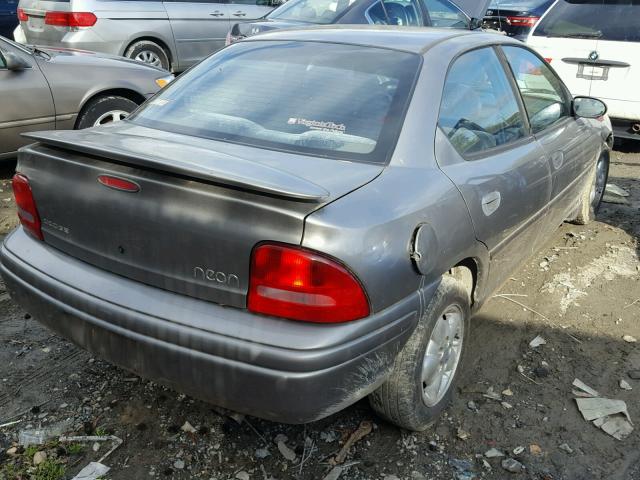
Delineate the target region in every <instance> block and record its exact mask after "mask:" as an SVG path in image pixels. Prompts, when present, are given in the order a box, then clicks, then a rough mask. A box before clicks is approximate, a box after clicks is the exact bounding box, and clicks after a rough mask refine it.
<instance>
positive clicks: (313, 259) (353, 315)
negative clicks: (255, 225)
mask: <svg viewBox="0 0 640 480" xmlns="http://www.w3.org/2000/svg"><path fill="white" fill-rule="evenodd" d="M248 308H249V310H250V311H252V312H255V313H261V314H264V315H273V316H276V317H282V318H288V319H291V320H302V321H306V322H320V323H339V322H349V321H351V320H357V319H359V318H363V317H366V316H367V315H369V302H368V300H367V297H366V295H365V293H364V289H363V288H362V286H361V285H360V283H359V282H358V280H357V279H356V278H355V277H354V276H353V274H351V272H349V271H348V270H347V269H346V268H344V267H343V266H342V265H340V264H339V263H337V262H336V261H334V260H331V259H329V258H327V257H325V256H323V255H320V254H318V253H315V252H312V251H309V250H305V249H303V248H300V247H293V246H286V245H277V244H265V245H260V246H259V247H257V248H256V249H255V250H254V251H253V256H252V258H251V279H250V285H249V300H248Z"/></svg>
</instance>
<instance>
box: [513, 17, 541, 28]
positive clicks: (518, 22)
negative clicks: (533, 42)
mask: <svg viewBox="0 0 640 480" xmlns="http://www.w3.org/2000/svg"><path fill="white" fill-rule="evenodd" d="M538 20H540V17H507V23H508V24H509V25H514V26H516V27H533V26H534V25H535V24H536V22H537V21H538Z"/></svg>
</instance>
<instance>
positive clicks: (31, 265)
mask: <svg viewBox="0 0 640 480" xmlns="http://www.w3.org/2000/svg"><path fill="white" fill-rule="evenodd" d="M0 272H1V274H2V277H3V278H4V280H5V283H6V286H7V289H8V290H9V292H10V293H11V295H12V297H13V298H14V299H15V300H16V301H17V302H18V303H19V304H21V305H22V306H23V307H24V308H25V309H26V310H28V311H29V312H30V313H31V314H32V315H33V316H34V318H35V319H37V320H38V321H40V322H41V323H43V324H44V325H46V326H47V327H49V328H50V329H52V330H54V331H55V332H57V333H59V334H60V335H62V336H64V337H66V338H68V339H69V340H71V341H73V342H74V343H76V344H77V345H79V346H81V347H83V348H85V349H86V350H88V351H90V352H92V353H93V354H95V355H97V356H99V357H101V358H104V359H105V360H108V361H110V362H112V363H114V364H116V365H119V366H121V367H123V368H125V369H127V370H130V371H132V372H134V373H137V374H139V375H141V376H143V377H145V378H149V379H151V380H154V381H156V382H159V383H162V384H164V385H167V386H170V387H172V388H175V389H176V390H179V391H182V392H185V393H187V394H189V395H192V396H194V397H196V398H200V399H202V400H205V401H209V402H211V403H214V404H216V405H220V406H223V407H226V408H229V409H231V410H235V411H239V412H243V413H247V414H250V415H254V416H258V417H262V418H266V419H270V420H274V421H282V422H287V423H306V422H310V421H313V420H317V419H320V418H323V417H325V416H328V415H331V414H332V413H335V412H337V411H338V410H341V409H342V408H344V407H346V406H348V405H350V404H352V403H354V402H356V401H357V400H359V399H360V398H362V397H364V396H366V395H367V394H369V393H370V392H372V391H373V390H374V389H375V388H377V387H378V386H379V385H380V384H381V383H382V382H383V381H384V380H385V379H386V377H387V376H388V373H389V371H390V369H391V367H392V365H393V361H394V359H395V357H396V355H397V353H398V352H399V350H400V349H401V348H402V346H403V345H404V343H405V342H406V340H407V339H408V337H409V336H410V335H411V333H412V331H413V329H414V328H415V325H416V323H417V318H418V311H419V305H420V302H419V298H418V294H417V293H416V294H415V295H412V296H410V297H408V298H407V299H405V300H404V301H402V302H399V303H398V304H395V305H394V306H392V307H389V308H387V309H386V310H384V311H383V312H380V313H377V314H375V315H372V316H371V317H369V318H367V319H364V320H360V321H357V322H350V323H347V324H341V325H319V324H308V323H303V322H293V321H287V320H280V319H275V318H269V317H260V316H255V315H252V314H250V313H248V312H246V311H244V310H241V309H235V308H227V307H222V306H219V305H215V304H212V303H209V302H205V301H201V300H197V299H194V298H190V297H185V296H182V295H177V294H174V293H171V292H168V291H164V290H161V289H158V288H155V287H150V286H147V285H143V284H141V283H138V282H134V281H131V280H129V279H126V278H124V277H120V276H118V275H115V274H111V273H108V272H106V271H104V270H101V269H98V268H95V267H93V266H90V265H88V264H86V263H83V262H80V261H78V260H76V259H74V258H72V257H70V256H68V255H66V254H63V253H61V252H59V251H57V250H55V249H53V248H51V247H49V246H47V245H46V244H45V243H43V242H39V241H36V240H34V239H32V238H31V237H30V236H28V235H27V234H26V233H25V232H24V231H23V230H22V228H18V229H17V230H16V231H15V232H13V233H12V234H11V235H9V236H8V237H7V238H6V239H5V242H4V244H3V246H2V248H1V249H0ZM433 288H434V289H435V285H434V286H433Z"/></svg>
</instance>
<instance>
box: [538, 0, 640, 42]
mask: <svg viewBox="0 0 640 480" xmlns="http://www.w3.org/2000/svg"><path fill="white" fill-rule="evenodd" d="M639 16H640V0H617V1H616V0H599V1H595V0H560V1H558V3H556V4H555V5H554V6H553V7H552V8H551V10H550V11H549V12H548V13H547V15H546V16H545V17H544V18H543V19H542V20H541V21H540V23H539V24H538V26H537V28H536V29H535V31H534V33H533V35H534V36H545V37H566V38H598V39H601V40H612V41H619V42H638V41H640V26H639V25H640V24H639V18H640V17H639Z"/></svg>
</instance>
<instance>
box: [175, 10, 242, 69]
mask: <svg viewBox="0 0 640 480" xmlns="http://www.w3.org/2000/svg"><path fill="white" fill-rule="evenodd" d="M164 7H165V9H166V10H167V15H168V16H169V21H170V22H171V29H172V30H173V36H174V38H175V41H176V51H177V52H178V63H179V65H180V69H185V68H188V67H190V66H191V65H193V64H195V63H197V62H199V61H200V60H202V59H203V58H205V57H207V56H209V55H210V54H212V53H214V52H215V51H217V50H220V49H221V48H222V47H224V42H225V38H226V37H227V32H228V31H229V28H231V24H230V18H231V17H230V16H229V12H230V8H231V6H230V5H229V4H227V3H224V2H223V0H217V1H214V0H173V1H165V2H164ZM234 18H235V17H234Z"/></svg>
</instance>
